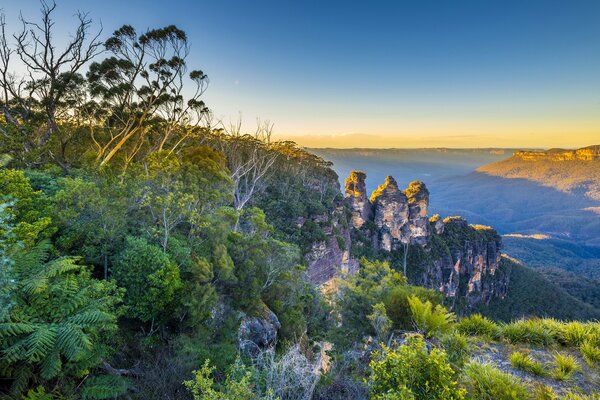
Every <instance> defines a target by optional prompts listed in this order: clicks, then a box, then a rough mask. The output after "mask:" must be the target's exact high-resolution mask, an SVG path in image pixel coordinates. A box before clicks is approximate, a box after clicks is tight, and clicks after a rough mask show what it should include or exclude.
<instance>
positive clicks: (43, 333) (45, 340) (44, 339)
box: [24, 326, 56, 362]
mask: <svg viewBox="0 0 600 400" xmlns="http://www.w3.org/2000/svg"><path fill="white" fill-rule="evenodd" d="M55 343H56V330H55V328H54V327H53V326H40V327H38V329H37V330H36V331H34V332H33V333H31V334H30V335H29V336H27V339H26V340H25V342H24V344H25V346H26V347H27V352H26V353H25V357H27V358H28V359H29V361H30V362H39V361H40V360H42V359H43V358H44V357H45V356H46V355H47V354H48V352H49V351H50V350H51V349H52V348H53V347H54V345H55Z"/></svg>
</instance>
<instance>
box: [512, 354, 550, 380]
mask: <svg viewBox="0 0 600 400" xmlns="http://www.w3.org/2000/svg"><path fill="white" fill-rule="evenodd" d="M509 360H510V365H511V366H512V367H513V368H516V369H520V370H523V371H526V372H530V373H532V374H534V375H538V376H544V375H545V374H546V371H545V370H544V366H543V365H542V364H540V363H539V362H537V361H535V360H534V359H533V358H532V357H531V356H530V355H529V354H526V353H523V352H520V351H515V352H513V353H512V354H511V355H510V357H509Z"/></svg>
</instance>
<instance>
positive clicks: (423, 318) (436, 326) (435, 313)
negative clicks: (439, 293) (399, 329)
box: [408, 296, 455, 338]
mask: <svg viewBox="0 0 600 400" xmlns="http://www.w3.org/2000/svg"><path fill="white" fill-rule="evenodd" d="M408 304H409V306H410V311H411V313H412V318H413V322H414V324H415V328H416V329H417V330H418V331H419V332H421V333H423V334H424V335H425V337H427V338H430V337H432V336H435V335H437V334H439V333H446V332H448V331H449V330H450V328H452V325H453V323H454V320H455V317H454V314H453V313H451V312H449V311H448V310H446V309H445V308H444V306H442V305H440V304H438V305H437V306H435V307H433V305H432V304H431V302H430V301H426V302H422V301H421V299H419V298H418V297H417V296H411V297H409V298H408Z"/></svg>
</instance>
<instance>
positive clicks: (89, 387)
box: [81, 375, 129, 400]
mask: <svg viewBox="0 0 600 400" xmlns="http://www.w3.org/2000/svg"><path fill="white" fill-rule="evenodd" d="M128 388H129V382H128V381H127V379H125V378H123V377H121V376H116V375H100V376H93V377H90V378H89V379H88V380H87V381H86V383H85V385H84V386H83V387H82V388H81V397H82V398H83V399H85V400H88V399H90V400H92V399H93V400H99V399H110V398H114V397H118V396H120V395H122V394H125V393H126V392H127V389H128Z"/></svg>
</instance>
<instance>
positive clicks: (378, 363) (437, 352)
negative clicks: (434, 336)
mask: <svg viewBox="0 0 600 400" xmlns="http://www.w3.org/2000/svg"><path fill="white" fill-rule="evenodd" d="M369 367H370V370H371V372H370V376H369V379H368V384H369V389H370V392H371V399H377V400H382V399H415V400H425V399H448V400H453V399H463V398H464V390H463V389H461V388H459V386H458V383H457V381H456V373H455V372H454V370H453V369H452V367H451V366H450V364H448V358H447V355H446V352H445V351H444V350H442V349H439V348H433V349H432V350H431V351H429V350H428V349H427V345H426V343H425V340H424V339H423V337H422V336H421V335H415V336H410V337H408V338H407V340H406V343H405V344H403V345H402V346H400V347H399V348H398V349H395V350H391V349H388V348H386V347H384V348H383V351H382V352H381V353H378V352H376V353H375V354H374V357H373V360H372V361H371V363H370V364H369Z"/></svg>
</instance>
